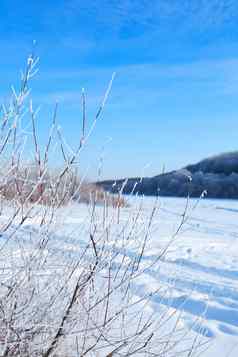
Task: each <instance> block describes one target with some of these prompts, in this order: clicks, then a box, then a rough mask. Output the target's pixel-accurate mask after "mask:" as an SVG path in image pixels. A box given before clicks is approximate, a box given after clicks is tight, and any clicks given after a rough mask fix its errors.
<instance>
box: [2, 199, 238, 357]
mask: <svg viewBox="0 0 238 357" xmlns="http://www.w3.org/2000/svg"><path fill="white" fill-rule="evenodd" d="M129 202H130V207H128V208H123V209H122V210H121V213H120V225H123V224H124V223H125V224H127V221H128V218H129V217H131V215H132V212H133V210H134V211H135V210H136V207H138V206H139V205H140V202H141V198H130V199H129ZM154 202H155V199H153V198H145V199H144V200H143V206H142V212H143V214H142V216H141V218H140V219H141V225H142V226H144V225H143V222H145V221H146V220H148V219H149V217H150V214H151V210H152V207H153V204H154ZM186 205H187V203H186V200H185V199H175V198H161V199H160V200H159V205H158V210H157V211H156V215H155V217H154V220H153V224H152V227H151V230H150V239H149V242H148V246H147V248H146V250H145V253H144V257H143V259H142V262H141V264H142V266H143V264H144V266H145V271H144V272H143V274H142V276H141V277H140V279H139V281H137V282H136V285H135V286H134V292H135V295H136V296H138V295H139V296H140V295H142V294H145V292H148V293H149V292H150V291H153V290H156V289H157V288H158V286H160V285H161V284H163V285H164V286H166V288H167V291H168V292H169V294H165V295H163V296H162V295H160V294H159V293H157V294H156V295H154V296H152V297H151V301H150V308H151V309H153V311H154V314H155V316H156V314H158V316H159V311H161V304H162V305H163V306H167V307H169V308H174V309H176V310H178V311H181V319H182V320H181V323H182V324H184V326H186V327H188V328H190V329H191V330H192V331H193V333H195V334H198V335H199V338H200V339H204V341H205V340H208V341H209V344H208V345H207V346H206V349H205V351H204V352H203V356H206V357H214V356H215V357H224V356H230V357H235V356H237V355H238V202H237V201H225V200H207V199H205V200H201V201H200V202H199V203H198V204H197V201H196V200H190V201H189V205H188V207H187V210H186V215H185V218H183V212H184V210H185V209H186ZM102 210H103V207H98V208H97V214H99V215H100V214H101V213H102ZM111 210H113V209H112V208H111ZM89 216H90V212H89V208H88V207H87V206H85V205H82V204H80V205H78V204H74V205H73V206H71V207H70V208H67V209H65V208H64V209H61V215H60V217H61V218H60V220H59V222H58V223H57V225H56V227H55V237H54V239H53V240H51V241H50V242H49V245H48V249H49V251H50V249H51V248H52V249H53V251H54V259H55V261H56V262H57V259H60V257H61V253H62V252H64V259H66V258H67V255H68V257H71V258H72V256H77V254H78V252H79V251H80V249H81V248H82V244H84V236H85V234H86V233H87V232H86V230H87V228H86V230H85V227H86V226H85V222H86V221H87V219H88V217H89ZM5 218H6V217H1V221H4V219H5ZM183 220H184V222H183ZM181 221H182V222H183V224H182V226H181V227H180V224H181ZM32 224H33V225H34V224H37V220H35V221H34V222H33V223H32ZM178 228H179V231H178ZM24 229H26V230H27V229H29V226H25V228H24ZM30 229H32V225H31V226H30ZM177 231H178V232H177ZM175 233H177V234H175ZM65 237H67V239H66V238H65ZM138 237H140V232H138ZM138 239H139V238H138ZM109 244H110V243H109ZM165 247H168V248H167V249H166V254H162V252H163V250H164V248H165ZM118 249H119V248H118ZM134 254H135V250H134V245H133V244H130V243H129V242H128V244H127V246H126V255H127V257H128V258H131V257H133V255H134ZM161 254H162V256H161ZM16 256H17V251H16ZM159 256H161V258H160V259H159V264H156V265H153V262H154V260H156V259H157V258H158V257H159ZM150 262H151V265H150ZM61 263H62V261H61Z"/></svg>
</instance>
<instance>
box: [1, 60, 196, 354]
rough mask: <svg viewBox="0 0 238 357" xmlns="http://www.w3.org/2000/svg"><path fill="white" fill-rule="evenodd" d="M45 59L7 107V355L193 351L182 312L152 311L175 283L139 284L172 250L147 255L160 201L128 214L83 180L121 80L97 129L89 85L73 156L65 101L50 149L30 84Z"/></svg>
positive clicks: (32, 66) (30, 66)
mask: <svg viewBox="0 0 238 357" xmlns="http://www.w3.org/2000/svg"><path fill="white" fill-rule="evenodd" d="M37 62H38V59H37V58H35V57H34V56H33V55H31V56H30V57H29V58H28V61H27V66H26V69H25V71H24V72H23V75H22V80H21V85H20V89H19V92H17V91H15V90H14V89H13V95H12V98H11V100H10V103H9V107H7V108H6V107H5V106H3V107H2V121H1V130H0V139H1V140H0V157H2V167H1V184H0V193H1V215H0V227H1V241H0V250H1V258H2V259H1V261H2V264H1V266H0V283H1V287H0V354H1V356H4V357H6V356H12V357H13V356H23V357H30V356H31V357H34V356H42V357H49V356H55V357H56V356H59V357H64V356H65V357H69V356H70V357H73V356H76V357H77V356H104V357H105V356H107V357H112V356H131V355H145V356H149V355H151V356H155V355H156V356H159V355H161V356H172V355H173V356H177V355H178V353H179V354H180V355H182V354H183V355H189V356H190V355H191V354H192V350H193V347H192V348H191V349H189V350H187V349H186V348H185V347H184V346H183V341H184V340H185V337H187V331H186V330H184V329H183V328H181V327H180V325H179V323H178V321H179V316H178V314H177V313H176V312H175V311H173V310H171V309H170V308H165V307H162V306H161V312H160V314H159V318H158V316H157V315H156V316H155V315H154V313H153V311H152V310H151V309H150V301H151V298H152V296H154V297H155V296H156V295H157V294H158V292H159V294H160V296H166V294H167V289H166V287H164V286H163V284H159V285H158V286H157V287H155V288H153V289H151V290H150V291H145V292H142V291H141V289H139V287H140V279H141V276H142V274H143V273H144V272H145V271H146V270H147V269H151V268H152V266H153V267H156V266H158V267H159V264H160V260H161V258H162V257H163V256H164V254H165V253H166V249H167V247H163V249H161V253H160V254H159V255H158V256H157V257H156V258H155V259H154V260H153V261H150V262H149V263H148V262H146V261H145V260H144V254H145V251H146V249H147V246H148V244H149V242H150V237H151V230H152V228H153V224H154V217H155V214H156V212H157V210H158V201H157V200H155V204H154V207H153V209H152V211H151V213H150V215H149V216H148V217H146V216H145V213H144V211H143V206H142V205H139V206H138V207H137V209H135V210H132V209H131V211H130V214H129V215H128V216H125V217H124V218H123V219H122V218H121V216H122V215H123V212H122V211H121V208H122V207H124V206H126V202H125V200H124V198H123V197H122V196H121V195H120V194H119V195H117V196H111V195H108V194H107V193H105V192H104V191H103V190H102V189H100V188H98V187H97V186H95V185H90V184H83V183H82V182H81V181H80V179H79V178H78V176H77V174H76V171H75V166H76V162H77V158H78V156H79V155H80V154H81V150H82V147H83V146H84V145H85V143H86V142H87V139H88V137H89V136H90V133H91V132H92V130H93V128H94V127H95V124H96V122H97V120H98V118H99V117H100V115H101V113H102V111H103V107H104V105H105V102H106V99H107V97H108V94H109V91H110V88H111V83H112V82H110V83H109V86H108V89H107V90H106V93H105V95H104V97H103V100H102V103H101V105H100V106H99V110H98V112H97V113H96V116H95V121H94V123H93V125H92V127H91V128H90V129H89V131H88V134H86V116H85V105H86V97H85V93H84V91H83V92H82V134H81V139H80V143H79V146H78V148H76V150H74V151H72V152H73V154H71V155H69V154H68V153H67V150H66V148H65V145H64V140H63V137H62V134H61V133H59V131H58V129H57V125H56V118H57V105H56V107H55V110H54V114H53V118H52V129H51V131H50V134H49V137H48V141H47V145H46V146H45V147H44V148H43V149H42V150H41V149H40V143H39V138H38V135H37V130H36V125H35V121H36V114H37V110H34V109H33V104H32V101H31V100H30V99H29V81H30V79H31V78H32V76H33V75H34V71H35V70H36V65H37ZM25 115H29V116H30V123H31V132H30V134H27V135H26V134H25V132H24V131H23V130H22V122H23V116H25ZM28 124H29V122H28ZM28 136H30V139H31V140H32V141H33V145H32V150H33V152H34V158H35V159H34V162H33V163H32V162H31V163H28V164H27V163H26V161H25V160H24V159H23V156H24V155H23V152H24V145H25V140H26V139H29V137H28ZM53 141H55V142H56V143H57V147H58V148H59V150H60V152H61V154H62V158H63V164H62V167H61V168H60V170H58V171H57V172H54V173H53V171H52V169H51V168H50V165H49V155H50V152H51V151H50V150H51V147H52V142H53ZM76 202H86V203H88V207H87V209H84V211H83V212H82V217H83V220H82V222H81V223H80V224H78V225H77V226H76V228H74V226H73V224H72V226H71V225H70V224H69V223H68V224H67V222H68V221H70V219H73V217H71V216H72V215H73V213H72V212H75V211H73V209H75V205H77V203H76ZM96 203H101V205H102V206H103V207H100V206H97V205H96ZM77 209H78V210H80V209H81V210H82V207H81V206H80V205H77ZM128 209H130V208H128ZM76 212H77V210H76ZM85 212H86V213H85ZM185 213H186V212H185ZM185 213H184V215H183V216H182V222H181V225H180V227H181V226H182V224H183V223H184V220H185V219H186V214H185ZM180 227H179V228H178V231H179V229H180ZM176 234H177V232H176ZM173 238H174V237H173ZM173 238H172V239H173ZM128 247H130V249H131V252H132V253H131V254H130V255H128V252H127V249H128ZM169 320H172V324H171V325H170V324H168V321H169ZM181 344H182V347H180V345H181Z"/></svg>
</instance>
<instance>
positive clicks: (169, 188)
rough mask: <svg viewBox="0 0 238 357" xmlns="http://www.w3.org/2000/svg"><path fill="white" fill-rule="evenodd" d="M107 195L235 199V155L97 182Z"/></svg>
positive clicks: (237, 176)
mask: <svg viewBox="0 0 238 357" xmlns="http://www.w3.org/2000/svg"><path fill="white" fill-rule="evenodd" d="M97 185H99V186H101V187H103V188H104V189H105V190H106V191H109V192H113V193H116V192H118V191H120V190H122V191H123V193H125V194H130V193H131V192H132V193H134V194H136V193H137V194H144V195H150V196H152V195H157V194H158V193H159V195H161V196H177V197H183V196H187V194H188V192H189V194H190V196H191V197H199V196H200V195H201V193H202V192H203V191H207V197H210V198H238V151H235V152H230V153H224V154H221V155H217V156H213V157H210V158H207V159H204V160H202V161H200V162H198V163H197V164H193V165H188V166H186V167H184V168H182V169H181V170H176V171H171V172H168V173H164V174H160V175H157V176H154V177H143V178H139V177H135V178H129V179H127V180H126V179H119V180H106V181H101V182H97Z"/></svg>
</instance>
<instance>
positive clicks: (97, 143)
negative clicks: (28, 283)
mask: <svg viewBox="0 0 238 357" xmlns="http://www.w3.org/2000/svg"><path fill="white" fill-rule="evenodd" d="M237 21H238V3H237V1H236V0H210V1H205V0H183V1H181V0H173V1H172V0H162V1H159V0H157V1H153V0H151V1H148V0H147V1H145V0H140V1H139V0H134V1H133V0H122V1H120V0H110V1H108V0H91V1H89V0H88V1H86V0H81V1H80V0H68V1H62V0H58V1H57V2H56V1H49V0H48V1H44V0H42V1H41V2H40V1H28V2H27V1H25V2H20V1H16V0H1V2H0V46H1V56H0V75H1V86H0V97H1V98H5V97H6V96H7V95H8V93H9V91H10V85H11V84H12V83H13V84H15V83H16V77H17V75H18V74H19V70H20V68H22V66H23V64H24V60H25V58H26V56H27V54H28V53H29V51H30V50H31V43H32V41H33V40H36V41H37V47H36V50H37V53H38V55H39V56H40V72H39V74H37V76H36V77H35V79H34V82H33V83H32V90H33V100H34V101H35V102H36V103H37V104H38V103H40V104H41V111H40V114H39V117H38V126H39V131H40V133H41V136H42V141H44V137H45V134H46V132H47V128H48V127H49V118H50V114H51V112H52V108H53V106H54V102H55V100H59V102H60V106H59V117H58V121H59V123H60V124H61V126H62V130H63V131H64V133H65V136H66V138H67V140H68V142H69V143H70V144H71V145H72V146H76V145H77V142H78V140H79V137H80V128H81V123H80V117H81V114H80V95H81V88H82V87H84V88H85V90H86V93H87V102H88V119H87V125H88V126H89V125H90V123H91V122H92V120H93V115H94V114H95V112H96V109H97V106H98V104H99V102H100V100H101V97H102V95H103V92H104V90H105V88H106V86H107V83H108V82H109V80H110V78H111V75H112V73H113V72H114V71H116V78H115V81H114V84H113V88H112V92H111V95H110V97H109V100H108V103H107V105H106V108H105V111H104V115H103V118H102V120H100V121H99V122H98V124H97V127H96V130H95V132H94V133H93V135H92V137H91V138H90V142H89V144H88V146H87V148H86V149H85V152H84V153H83V157H82V171H83V172H87V175H88V176H89V177H90V178H95V177H96V175H97V170H98V165H99V161H100V157H103V170H102V177H103V178H111V177H113V178H114V177H127V176H138V175H142V174H143V175H147V176H150V175H154V174H157V173H159V172H161V170H162V167H163V166H165V168H166V169H167V170H170V169H175V168H179V167H181V166H184V165H186V164H188V163H193V162H196V161H198V160H200V159H202V158H204V157H206V156H209V155H213V154H216V153H220V152H224V151H230V150H236V149H237V147H238V144H237V143H238V27H237Z"/></svg>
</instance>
